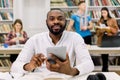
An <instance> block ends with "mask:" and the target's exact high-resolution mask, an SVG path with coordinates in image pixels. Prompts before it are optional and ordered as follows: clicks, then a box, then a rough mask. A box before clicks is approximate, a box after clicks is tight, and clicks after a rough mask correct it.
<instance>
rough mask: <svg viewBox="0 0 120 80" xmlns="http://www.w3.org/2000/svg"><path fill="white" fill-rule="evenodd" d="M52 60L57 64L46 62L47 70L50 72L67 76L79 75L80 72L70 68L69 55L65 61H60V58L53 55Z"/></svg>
mask: <svg viewBox="0 0 120 80" xmlns="http://www.w3.org/2000/svg"><path fill="white" fill-rule="evenodd" d="M51 58H52V59H53V60H54V61H55V62H56V63H55V64H51V63H49V61H46V66H47V69H48V70H50V71H55V72H59V73H64V74H67V75H72V76H74V75H77V74H79V71H78V70H77V69H76V68H72V67H71V66H70V60H69V56H68V54H67V55H66V60H65V61H60V59H59V58H57V57H56V56H55V55H53V54H52V56H51Z"/></svg>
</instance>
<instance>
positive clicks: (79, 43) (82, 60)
mask: <svg viewBox="0 0 120 80" xmlns="http://www.w3.org/2000/svg"><path fill="white" fill-rule="evenodd" d="M74 45H75V55H76V62H75V63H76V65H75V66H74V68H76V69H78V71H79V75H82V74H86V73H89V72H92V71H93V70H94V64H93V61H92V59H91V56H90V54H89V51H88V49H87V46H86V44H85V43H84V40H83V38H82V37H80V35H78V34H76V36H75V37H74Z"/></svg>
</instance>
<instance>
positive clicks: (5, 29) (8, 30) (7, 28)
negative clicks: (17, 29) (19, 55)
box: [0, 24, 13, 33]
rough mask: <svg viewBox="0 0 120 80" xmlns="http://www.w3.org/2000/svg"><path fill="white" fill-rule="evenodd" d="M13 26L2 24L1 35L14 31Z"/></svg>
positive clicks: (0, 27) (0, 26)
mask: <svg viewBox="0 0 120 80" xmlns="http://www.w3.org/2000/svg"><path fill="white" fill-rule="evenodd" d="M12 29H13V28H12V25H11V24H1V25H0V33H8V32H10V31H11V30H12Z"/></svg>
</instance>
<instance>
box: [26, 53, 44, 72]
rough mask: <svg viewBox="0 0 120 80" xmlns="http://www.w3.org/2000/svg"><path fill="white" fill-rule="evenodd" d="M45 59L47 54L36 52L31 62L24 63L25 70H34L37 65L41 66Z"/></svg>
mask: <svg viewBox="0 0 120 80" xmlns="http://www.w3.org/2000/svg"><path fill="white" fill-rule="evenodd" d="M44 61H45V56H44V55H43V54H41V53H40V54H36V55H34V56H33V57H32V59H31V60H30V62H29V63H27V64H25V65H24V70H26V71H32V70H34V69H35V68H37V67H40V66H41V65H42V63H44Z"/></svg>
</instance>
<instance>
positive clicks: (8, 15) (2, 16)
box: [0, 12, 13, 21]
mask: <svg viewBox="0 0 120 80" xmlns="http://www.w3.org/2000/svg"><path fill="white" fill-rule="evenodd" d="M4 20H10V21H12V20H13V13H12V12H0V21H4Z"/></svg>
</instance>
